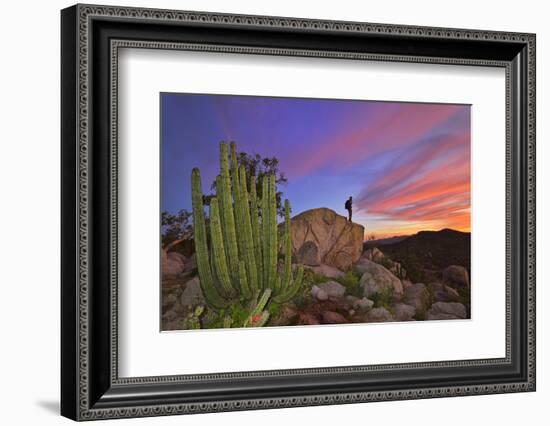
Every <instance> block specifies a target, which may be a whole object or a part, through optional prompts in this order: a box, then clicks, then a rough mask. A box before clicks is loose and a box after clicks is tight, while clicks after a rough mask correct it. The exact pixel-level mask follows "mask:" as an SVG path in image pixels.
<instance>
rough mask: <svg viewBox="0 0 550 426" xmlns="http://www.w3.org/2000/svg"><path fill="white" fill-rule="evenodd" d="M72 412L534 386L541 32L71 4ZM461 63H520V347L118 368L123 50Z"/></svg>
mask: <svg viewBox="0 0 550 426" xmlns="http://www.w3.org/2000/svg"><path fill="white" fill-rule="evenodd" d="M61 30H62V31H61V51H62V75H61V81H62V85H61V86H62V93H61V100H62V121H61V134H62V141H61V145H62V151H61V158H62V185H61V190H62V217H61V220H62V235H61V237H62V282H61V320H62V327H61V337H62V351H61V353H62V357H61V367H62V368H61V369H62V374H61V385H62V386H61V414H62V415H64V416H66V417H68V418H71V419H73V420H93V419H106V418H123V417H141V416H160V415H171V414H190V413H207V412H219V411H231V410H249V409H264V408H282V407H296V406H310V405H324V404H346V403H357V402H370V401H384V400H402V399H417V398H436V397H446V396H464V395H480V394H491V393H506V392H527V391H534V390H535V371H536V369H535V44H536V38H535V35H534V34H523V33H510V32H495V31H479V30H464V29H449V28H428V27H414V26H403V25H386V24H369V23H358V22H336V21H320V20H308V19H294V18H280V17H267V16H244V15H229V14H216V13H202V12H186V11H170V10H156V9H140V8H128V7H106V6H96V5H76V6H73V7H70V8H67V9H64V10H63V11H62V12H61ZM127 47H131V48H136V49H162V50H192V51H199V52H202V51H209V52H225V53H239V54H243V55H246V54H251V53H252V54H259V55H273V56H299V57H315V58H331V59H351V60H366V61H388V62H404V63H411V62H412V63H427V64H450V65H461V66H472V65H475V66H488V67H498V68H503V69H504V70H505V73H506V94H505V98H506V165H505V168H506V206H507V211H506V229H505V230H503V232H505V233H506V342H505V346H506V351H505V352H506V356H505V357H502V358H491V359H474V360H457V361H436V362H419V363H402V364H376V365H359V366H326V367H323V368H307V369H291V370H265V371H249V372H227V373H216V374H195V375H171V376H153V377H129V378H128V377H119V374H118V364H119V359H118V317H117V306H118V302H119V301H118V293H117V259H118V256H119V252H118V243H117V232H118V221H117V218H118V217H117V203H118V200H119V194H118V191H119V189H118V185H117V178H118V175H117V161H118V151H117V117H118V113H119V111H118V109H117V107H118V103H117V89H118V84H119V79H120V76H119V75H118V73H117V72H118V52H119V49H121V48H127Z"/></svg>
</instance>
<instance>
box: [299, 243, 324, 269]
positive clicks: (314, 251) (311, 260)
mask: <svg viewBox="0 0 550 426" xmlns="http://www.w3.org/2000/svg"><path fill="white" fill-rule="evenodd" d="M296 260H297V261H298V263H301V264H302V265H306V266H319V265H320V264H321V257H320V256H319V247H317V243H315V241H306V242H305V243H304V244H302V246H301V247H300V248H299V249H298V253H297V254H296Z"/></svg>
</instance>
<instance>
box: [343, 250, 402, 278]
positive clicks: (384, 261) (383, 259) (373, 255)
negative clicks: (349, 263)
mask: <svg viewBox="0 0 550 426" xmlns="http://www.w3.org/2000/svg"><path fill="white" fill-rule="evenodd" d="M369 262H376V263H378V264H380V265H382V266H384V267H385V268H386V269H388V270H389V271H390V272H391V273H392V274H393V275H395V276H396V277H397V278H400V279H404V278H406V277H407V271H406V270H405V268H404V267H403V266H402V265H401V264H400V263H399V262H394V261H393V260H391V259H390V258H389V257H388V256H386V255H385V254H384V253H382V252H381V251H380V250H379V249H378V248H376V247H373V248H370V249H368V250H366V251H365V252H364V253H363V254H362V255H361V257H360V258H359V260H358V261H357V263H356V264H355V265H354V267H355V269H357V270H358V271H359V272H361V273H363V272H365V269H366V268H368V265H369Z"/></svg>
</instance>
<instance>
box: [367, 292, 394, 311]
mask: <svg viewBox="0 0 550 426" xmlns="http://www.w3.org/2000/svg"><path fill="white" fill-rule="evenodd" d="M369 299H371V300H372V301H373V302H374V307H375V308H386V309H387V310H388V311H390V312H391V311H393V307H392V302H393V289H391V288H384V289H382V290H381V291H379V292H377V293H373V294H371V295H370V296H369Z"/></svg>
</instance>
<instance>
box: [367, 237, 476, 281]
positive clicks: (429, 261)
mask: <svg viewBox="0 0 550 426" xmlns="http://www.w3.org/2000/svg"><path fill="white" fill-rule="evenodd" d="M470 241H471V238H470V233H469V232H460V231H455V230H453V229H442V230H440V231H420V232H419V233H417V234H414V235H411V236H408V237H392V238H385V239H381V240H373V241H367V242H365V244H364V247H365V249H368V248H371V247H377V248H378V249H379V250H381V251H382V252H383V253H384V254H385V255H387V256H389V257H390V258H391V259H392V260H394V261H397V262H399V263H401V264H402V265H403V266H404V267H405V268H406V269H407V272H408V274H409V276H411V278H412V279H413V280H415V281H422V280H425V279H428V278H430V279H432V278H434V276H436V277H437V275H438V274H439V273H440V271H441V270H442V269H444V268H446V267H447V266H449V265H460V266H464V267H465V268H466V269H467V270H468V272H470Z"/></svg>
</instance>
